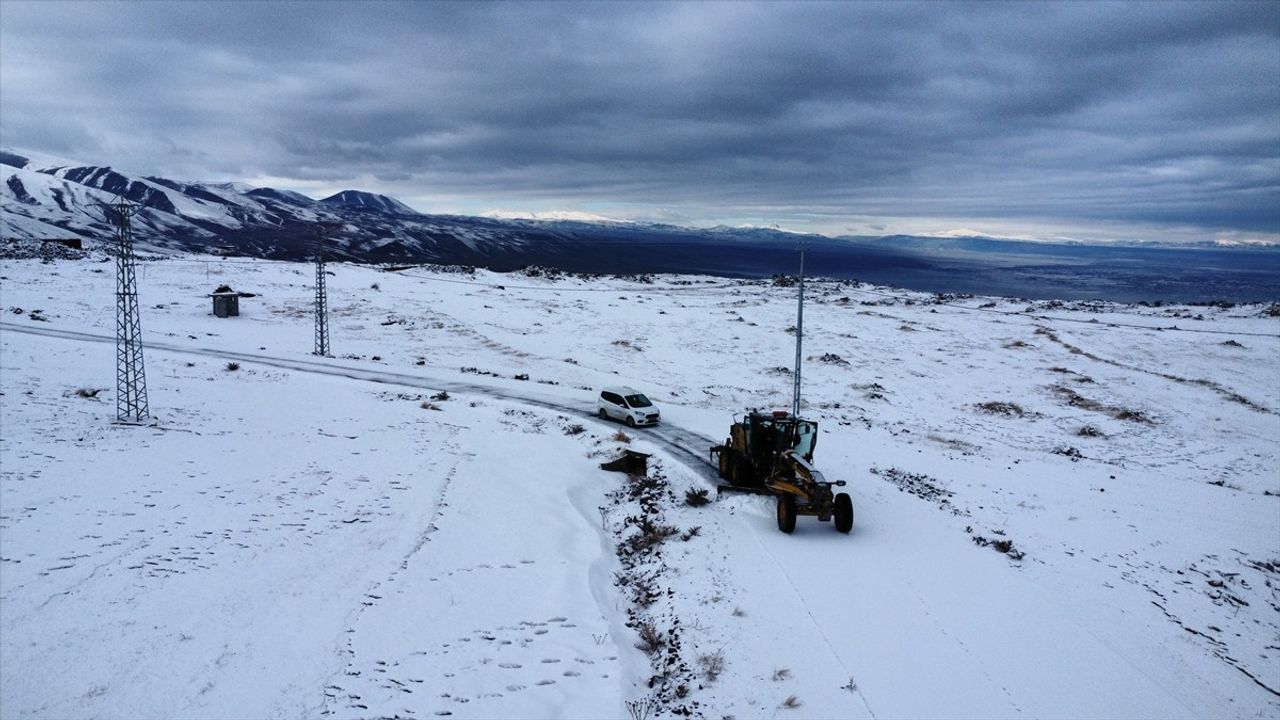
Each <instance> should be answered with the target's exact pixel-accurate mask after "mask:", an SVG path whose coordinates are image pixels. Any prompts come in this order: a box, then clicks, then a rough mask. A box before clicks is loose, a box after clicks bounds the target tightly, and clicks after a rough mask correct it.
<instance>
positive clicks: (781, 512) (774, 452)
mask: <svg viewBox="0 0 1280 720" xmlns="http://www.w3.org/2000/svg"><path fill="white" fill-rule="evenodd" d="M817 441H818V423H816V422H813V421H810V420H802V419H800V418H798V417H796V416H795V415H792V414H790V413H788V412H786V411H785V410H775V411H774V412H772V413H763V412H759V411H754V410H753V411H751V412H749V413H747V414H746V416H745V417H743V418H742V420H741V421H735V422H734V423H733V425H731V426H730V427H729V438H728V439H727V440H725V441H724V444H723V445H715V446H712V448H711V455H712V458H713V460H714V459H716V456H719V457H718V463H717V465H718V467H719V469H720V477H721V478H722V479H724V480H727V481H728V483H729V484H728V485H721V486H720V489H721V490H733V491H739V492H750V493H757V494H762V495H774V496H775V497H776V498H777V502H778V529H779V530H781V531H782V532H784V533H790V532H791V531H793V530H795V528H796V516H798V515H813V516H816V517H817V518H818V519H819V520H821V521H823V522H826V521H828V520H831V519H834V520H835V526H836V530H838V531H840V532H842V533H847V532H849V531H850V530H851V529H852V528H853V501H852V500H850V499H849V495H848V494H847V493H833V492H832V490H831V488H832V487H844V484H845V483H844V481H843V480H836V481H835V482H830V481H828V480H827V479H826V478H824V477H823V476H822V473H821V472H819V471H818V470H817V468H815V467H813V448H814V445H815V444H816V443H817Z"/></svg>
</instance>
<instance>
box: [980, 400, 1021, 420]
mask: <svg viewBox="0 0 1280 720" xmlns="http://www.w3.org/2000/svg"><path fill="white" fill-rule="evenodd" d="M974 407H975V408H977V409H978V410H979V411H981V412H984V413H987V414H988V415H1007V416H1009V417H1022V416H1024V415H1026V414H1027V411H1026V410H1023V409H1022V406H1021V405H1019V404H1017V403H1011V402H1004V401H1001V400H992V401H990V402H984V403H978V404H977V405H974Z"/></svg>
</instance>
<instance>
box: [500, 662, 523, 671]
mask: <svg viewBox="0 0 1280 720" xmlns="http://www.w3.org/2000/svg"><path fill="white" fill-rule="evenodd" d="M498 667H500V668H506V669H508V670H514V669H516V668H520V667H524V666H523V665H521V664H520V663H513V662H504V663H498Z"/></svg>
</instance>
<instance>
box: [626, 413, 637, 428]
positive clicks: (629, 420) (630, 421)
mask: <svg viewBox="0 0 1280 720" xmlns="http://www.w3.org/2000/svg"><path fill="white" fill-rule="evenodd" d="M635 426H636V419H635V418H633V417H631V416H630V415H628V416H627V427H635Z"/></svg>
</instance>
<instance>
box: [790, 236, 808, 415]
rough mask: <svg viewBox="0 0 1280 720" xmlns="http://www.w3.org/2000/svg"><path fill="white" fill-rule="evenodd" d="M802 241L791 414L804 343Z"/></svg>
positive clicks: (795, 408)
mask: <svg viewBox="0 0 1280 720" xmlns="http://www.w3.org/2000/svg"><path fill="white" fill-rule="evenodd" d="M804 249H805V248H804V243H801V244H800V291H799V292H798V293H797V295H798V296H799V299H798V300H797V303H796V372H795V375H793V376H792V382H793V383H794V387H792V390H791V414H792V416H794V417H799V416H800V362H801V359H802V357H803V356H802V355H801V354H800V352H801V347H802V346H803V344H804Z"/></svg>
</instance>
